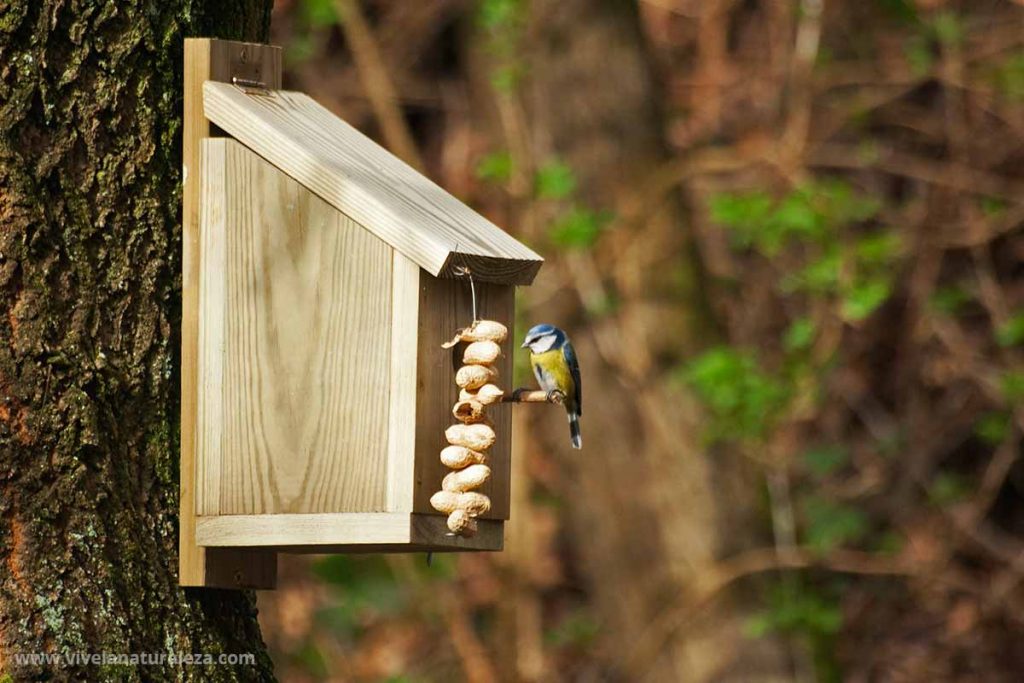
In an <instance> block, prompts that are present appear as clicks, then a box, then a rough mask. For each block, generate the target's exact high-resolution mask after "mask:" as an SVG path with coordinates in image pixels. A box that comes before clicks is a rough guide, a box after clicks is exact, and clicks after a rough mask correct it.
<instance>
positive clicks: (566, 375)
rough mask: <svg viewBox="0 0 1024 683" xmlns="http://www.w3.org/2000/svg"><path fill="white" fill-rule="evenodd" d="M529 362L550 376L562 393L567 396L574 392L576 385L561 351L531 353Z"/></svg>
mask: <svg viewBox="0 0 1024 683" xmlns="http://www.w3.org/2000/svg"><path fill="white" fill-rule="evenodd" d="M530 362H531V363H532V364H533V365H534V366H536V367H539V368H540V369H541V370H543V371H544V372H545V373H546V374H548V375H550V376H551V378H552V379H553V380H555V383H556V384H557V385H558V387H559V388H560V389H562V391H563V392H565V393H567V394H568V393H571V392H573V391H575V389H576V383H575V382H574V381H573V379H572V372H570V370H569V364H568V363H566V362H565V356H564V355H563V354H562V350H561V349H552V350H551V351H545V352H544V353H532V354H530Z"/></svg>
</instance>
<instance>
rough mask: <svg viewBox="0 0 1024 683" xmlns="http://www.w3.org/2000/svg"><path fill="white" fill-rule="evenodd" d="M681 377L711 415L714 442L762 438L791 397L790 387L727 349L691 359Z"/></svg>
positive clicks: (710, 429) (714, 350)
mask: <svg viewBox="0 0 1024 683" xmlns="http://www.w3.org/2000/svg"><path fill="white" fill-rule="evenodd" d="M682 378H683V380H684V381H685V382H686V383H687V384H688V385H689V386H690V387H691V388H692V389H693V390H694V392H695V393H696V395H697V397H698V399H700V401H701V402H702V403H704V405H705V406H706V407H707V408H708V410H709V412H710V413H711V417H712V424H711V425H709V430H708V436H709V437H710V438H713V439H719V438H727V439H743V438H759V437H762V436H763V435H764V434H765V433H766V432H767V430H768V429H769V428H770V426H771V425H772V424H773V422H774V420H775V419H776V418H777V416H778V415H779V414H780V413H781V412H782V411H783V410H784V408H785V406H786V405H787V403H788V401H789V397H790V391H789V388H788V387H787V386H786V385H784V384H782V383H781V382H780V381H778V380H776V379H775V378H773V377H771V376H769V375H768V374H767V373H765V372H764V371H762V370H761V368H760V367H759V366H758V364H757V362H756V360H755V359H754V358H753V356H751V355H749V354H747V353H744V352H741V351H737V350H736V349H732V348H730V347H727V346H720V347H717V348H713V349H710V350H709V351H706V352H704V353H703V354H701V355H700V356H697V357H696V358H694V359H693V360H691V361H690V363H688V364H687V365H686V366H685V367H684V369H683V372H682Z"/></svg>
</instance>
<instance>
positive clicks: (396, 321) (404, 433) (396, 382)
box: [387, 251, 420, 512]
mask: <svg viewBox="0 0 1024 683" xmlns="http://www.w3.org/2000/svg"><path fill="white" fill-rule="evenodd" d="M392 253H393V255H394V260H393V265H392V280H391V281H392V285H391V394H390V403H389V411H388V477H387V478H388V500H387V509H388V511H389V512H412V507H413V486H414V482H413V469H414V467H415V453H416V394H417V388H416V356H417V338H416V335H415V334H414V333H413V330H415V329H416V326H417V321H418V319H419V305H420V291H419V286H420V267H419V266H417V265H416V264H415V263H414V262H413V261H411V260H409V259H408V258H407V257H406V256H404V255H403V254H402V253H401V252H399V251H394V252H392Z"/></svg>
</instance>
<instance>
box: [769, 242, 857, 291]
mask: <svg viewBox="0 0 1024 683" xmlns="http://www.w3.org/2000/svg"><path fill="white" fill-rule="evenodd" d="M842 264H843V260H842V255H841V254H840V252H839V249H838V248H832V249H829V250H828V251H827V252H826V253H825V254H824V255H823V256H821V257H820V258H818V259H816V260H814V261H811V262H810V263H809V264H807V265H806V266H804V268H803V269H802V270H799V271H797V272H796V273H794V274H793V275H789V276H787V277H786V278H784V279H783V281H782V289H783V291H789V292H792V291H801V290H803V291H808V292H812V293H815V294H827V293H830V292H833V291H835V290H836V288H837V287H838V285H839V271H840V268H841V267H842Z"/></svg>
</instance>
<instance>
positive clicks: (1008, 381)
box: [999, 370, 1024, 404]
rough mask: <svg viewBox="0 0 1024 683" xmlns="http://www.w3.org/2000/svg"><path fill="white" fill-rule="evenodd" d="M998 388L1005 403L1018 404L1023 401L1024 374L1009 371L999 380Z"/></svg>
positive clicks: (1017, 371)
mask: <svg viewBox="0 0 1024 683" xmlns="http://www.w3.org/2000/svg"><path fill="white" fill-rule="evenodd" d="M999 388H1000V390H1001V391H1002V394H1003V399H1005V400H1006V402H1007V403H1010V404H1017V403H1020V402H1021V401H1022V400H1024V372H1021V371H1019V370H1009V371H1008V372H1006V374H1004V375H1003V376H1002V377H1001V378H1000V380H999Z"/></svg>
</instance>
